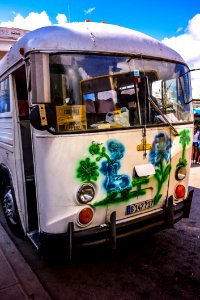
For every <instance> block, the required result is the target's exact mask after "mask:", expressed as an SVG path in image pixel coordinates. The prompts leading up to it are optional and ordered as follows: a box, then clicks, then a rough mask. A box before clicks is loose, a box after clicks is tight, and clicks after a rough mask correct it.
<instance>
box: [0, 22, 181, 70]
mask: <svg viewBox="0 0 200 300" xmlns="http://www.w3.org/2000/svg"><path fill="white" fill-rule="evenodd" d="M20 48H23V49H24V51H25V55H26V53H28V52H31V51H47V52H48V51H51V52H57V51H66V52H67V51H69V52H70V51H75V52H76V51H77V52H82V51H85V52H103V53H118V54H129V55H131V54H132V55H143V56H149V57H157V58H163V59H168V60H174V61H177V62H182V63H185V61H184V60H183V58H182V57H181V56H180V55H179V54H178V53H177V52H176V51H174V50H172V49H171V48H169V47H167V46H166V45H164V44H162V43H161V42H159V41H158V40H156V39H154V38H151V37H149V36H147V35H146V34H143V33H141V32H138V31H135V30H132V29H128V28H124V27H121V26H118V25H110V24H104V23H94V22H82V23H67V24H66V25H65V26H57V25H54V26H47V27H42V28H39V29H36V30H34V31H31V32H29V33H27V34H26V35H24V36H23V37H22V38H20V39H19V40H18V41H17V42H16V43H15V44H14V45H13V47H12V48H11V50H10V51H9V52H8V53H7V54H6V55H5V57H3V59H2V60H1V61H0V74H2V73H4V72H5V71H6V70H8V69H9V68H10V67H12V66H13V65H14V64H15V63H17V62H18V61H19V60H21V59H22V56H21V54H20V52H19V50H20Z"/></svg>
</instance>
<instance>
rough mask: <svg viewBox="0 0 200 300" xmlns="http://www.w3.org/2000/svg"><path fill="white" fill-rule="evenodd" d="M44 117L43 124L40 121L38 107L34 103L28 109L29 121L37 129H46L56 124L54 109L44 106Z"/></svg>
mask: <svg viewBox="0 0 200 300" xmlns="http://www.w3.org/2000/svg"><path fill="white" fill-rule="evenodd" d="M45 115H46V116H45V117H46V123H45V125H44V124H43V122H42V118H41V113H40V109H39V105H35V106H33V107H32V108H31V111H30V116H29V119H30V123H31V125H32V126H33V127H34V128H36V129H37V130H48V129H50V128H51V127H55V124H56V116H55V113H54V111H53V110H52V109H51V108H50V107H48V106H45Z"/></svg>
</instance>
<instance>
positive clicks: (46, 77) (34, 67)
mask: <svg viewBox="0 0 200 300" xmlns="http://www.w3.org/2000/svg"><path fill="white" fill-rule="evenodd" d="M30 77H31V78H30V80H31V91H30V95H31V101H32V104H39V103H51V96H50V72H49V55H48V54H47V53H31V55H30Z"/></svg>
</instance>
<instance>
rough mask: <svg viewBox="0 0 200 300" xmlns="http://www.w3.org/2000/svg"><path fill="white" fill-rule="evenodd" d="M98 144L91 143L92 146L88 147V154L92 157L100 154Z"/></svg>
mask: <svg viewBox="0 0 200 300" xmlns="http://www.w3.org/2000/svg"><path fill="white" fill-rule="evenodd" d="M100 150H101V149H100V144H97V143H94V142H92V144H91V145H90V147H89V153H90V154H92V155H97V154H99V153H100Z"/></svg>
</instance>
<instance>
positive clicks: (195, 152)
mask: <svg viewBox="0 0 200 300" xmlns="http://www.w3.org/2000/svg"><path fill="white" fill-rule="evenodd" d="M199 138H200V133H199V128H198V126H197V125H194V134H193V144H192V164H196V162H197V158H198V152H199V149H198V146H199Z"/></svg>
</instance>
